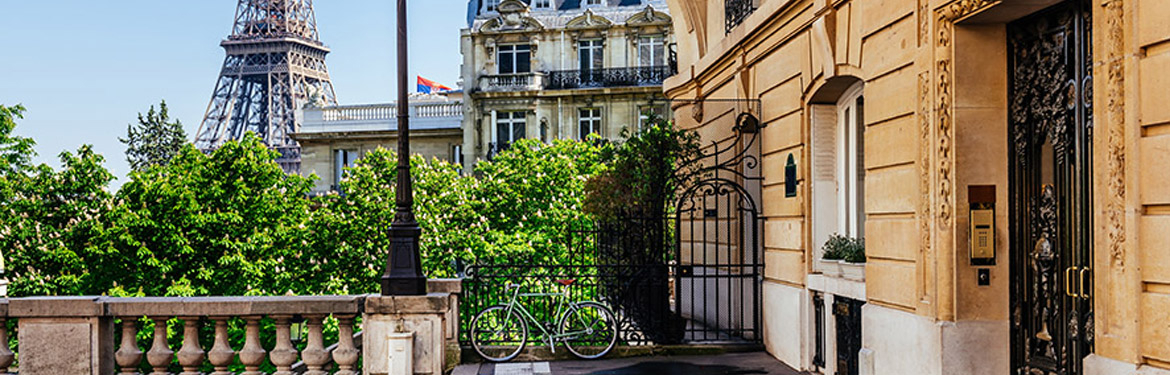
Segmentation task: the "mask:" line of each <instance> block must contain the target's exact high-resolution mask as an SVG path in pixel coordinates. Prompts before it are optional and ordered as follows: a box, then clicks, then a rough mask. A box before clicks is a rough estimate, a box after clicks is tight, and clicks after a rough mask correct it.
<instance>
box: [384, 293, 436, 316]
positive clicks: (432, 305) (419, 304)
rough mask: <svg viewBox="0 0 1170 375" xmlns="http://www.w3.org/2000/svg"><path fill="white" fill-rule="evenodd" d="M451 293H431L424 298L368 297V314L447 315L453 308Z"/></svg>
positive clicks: (423, 296)
mask: <svg viewBox="0 0 1170 375" xmlns="http://www.w3.org/2000/svg"><path fill="white" fill-rule="evenodd" d="M450 297H451V294H450V293H430V294H427V295H422V296H381V295H370V296H368V297H366V310H365V312H366V313H367V314H445V313H447V310H448V309H450V306H451V298H450Z"/></svg>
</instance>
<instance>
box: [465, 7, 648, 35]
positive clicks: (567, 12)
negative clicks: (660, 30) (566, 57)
mask: <svg viewBox="0 0 1170 375" xmlns="http://www.w3.org/2000/svg"><path fill="white" fill-rule="evenodd" d="M486 1H487V0H469V1H468V5H467V25H468V27H470V28H471V29H472V30H473V31H480V30H483V29H484V25H485V24H488V23H499V21H493V20H494V19H496V18H499V17H500V16H501V14H500V13H499V12H494V11H493V12H485V11H484V10H483V5H484V3H485V2H486ZM534 1H535V0H519V2H520V3H523V4H526V5H528V6H529V8H528V9H527V10H526V11H524V12H523V14H524V18H527V19H529V20H531V21H535V22H531V21H529V23H530V24H532V26H534V25H535V24H539V25H541V27H540V29H561V28H566V27H568V26H569V24H570V23H571V22H572V21H573V20H577V21H580V20H581V17H582V16H583V15H585V14H586V12H589V13H590V14H592V15H594V16H595V17H598V18H600V19H604V20H606V21H609V22H610V23H612V24H626V23H627V21H630V22H629V23H631V24H634V23H641V24H645V23H649V22H652V21H650V20H651V19H653V20H654V21H659V20H661V19H663V18H665V19H666V20H667V22H669V17H670V16H669V12H670V10H669V8H668V7H667V5H666V0H602V2H603V5H593V6H586V5H584V0H550V1H551V2H552V7H551V9H538V8H531V6H532V4H533V2H534ZM499 2H500V4H503V3H504V2H505V0H499ZM648 7H649V8H651V9H652V11H650V12H649V13H648V12H647V8H648ZM505 12H508V11H505ZM647 16H649V17H647ZM635 18H642V19H638V20H634V19H635ZM648 21H649V22H648ZM489 26H492V27H490V29H495V25H489ZM533 28H535V27H533ZM485 31H486V30H485Z"/></svg>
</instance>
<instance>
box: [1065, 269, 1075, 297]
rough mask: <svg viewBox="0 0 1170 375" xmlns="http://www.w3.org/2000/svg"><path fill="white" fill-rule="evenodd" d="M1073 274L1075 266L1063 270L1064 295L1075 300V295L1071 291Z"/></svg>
mask: <svg viewBox="0 0 1170 375" xmlns="http://www.w3.org/2000/svg"><path fill="white" fill-rule="evenodd" d="M1074 272H1077V266H1072V267H1069V268H1065V269H1064V295H1066V296H1069V297H1073V298H1076V297H1077V293H1074V292H1073V290H1072V286H1073V285H1075V284H1072V277H1071V276H1072V274H1073V273H1074Z"/></svg>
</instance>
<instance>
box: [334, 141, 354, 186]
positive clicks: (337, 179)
mask: <svg viewBox="0 0 1170 375" xmlns="http://www.w3.org/2000/svg"><path fill="white" fill-rule="evenodd" d="M357 156H358V152H357V150H344V149H337V150H333V190H341V179H342V178H344V177H345V173H346V171H345V170H346V168H352V167H353V164H354V162H355V161H357Z"/></svg>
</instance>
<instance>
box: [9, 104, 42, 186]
mask: <svg viewBox="0 0 1170 375" xmlns="http://www.w3.org/2000/svg"><path fill="white" fill-rule="evenodd" d="M23 117H24V107H22V106H20V105H15V106H11V107H5V106H4V105H0V178H4V177H9V176H11V175H12V174H14V173H17V172H20V171H21V170H23V169H25V168H28V167H29V165H30V163H31V161H32V158H33V157H34V156H36V152H35V151H33V146H35V145H36V142H34V141H33V140H32V139H31V138H26V137H20V136H16V135H13V134H12V132H13V131H14V130H15V129H16V120H17V119H20V118H23Z"/></svg>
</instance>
